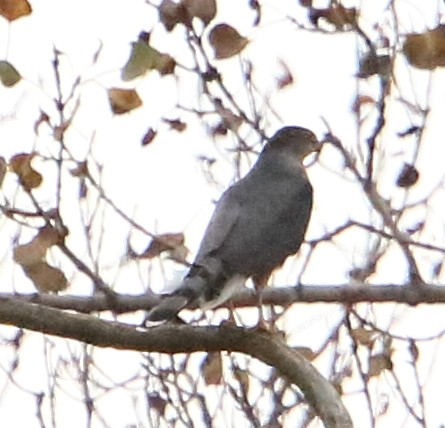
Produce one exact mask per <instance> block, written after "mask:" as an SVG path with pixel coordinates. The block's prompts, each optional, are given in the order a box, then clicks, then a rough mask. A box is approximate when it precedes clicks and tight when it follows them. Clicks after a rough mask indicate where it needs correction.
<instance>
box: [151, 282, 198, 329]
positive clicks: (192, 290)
mask: <svg viewBox="0 0 445 428" xmlns="http://www.w3.org/2000/svg"><path fill="white" fill-rule="evenodd" d="M205 286H206V280H205V279H203V278H201V277H200V276H194V277H186V278H185V279H184V282H183V283H182V285H181V287H180V288H179V289H178V290H177V291H175V292H174V293H173V294H170V295H168V296H166V297H164V299H163V300H162V301H161V302H160V303H159V304H158V305H156V306H155V307H154V308H153V309H152V310H151V311H150V312H149V313H148V314H147V320H148V321H166V320H170V319H172V318H174V317H175V316H176V315H177V314H178V312H180V311H181V310H182V309H185V308H186V307H187V306H188V305H189V304H190V303H192V302H194V301H196V300H198V299H199V298H200V297H201V296H202V294H203V292H204V289H205Z"/></svg>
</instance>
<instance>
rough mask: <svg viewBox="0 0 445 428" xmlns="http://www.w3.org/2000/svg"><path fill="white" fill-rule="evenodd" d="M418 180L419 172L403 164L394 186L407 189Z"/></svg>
mask: <svg viewBox="0 0 445 428" xmlns="http://www.w3.org/2000/svg"><path fill="white" fill-rule="evenodd" d="M418 179H419V172H418V171H417V169H416V168H415V167H414V166H413V165H410V164H408V163H405V164H404V165H403V168H402V170H401V171H400V174H399V176H398V177H397V181H396V184H397V186H399V187H404V188H408V187H411V186H413V185H414V184H416V183H417V180H418Z"/></svg>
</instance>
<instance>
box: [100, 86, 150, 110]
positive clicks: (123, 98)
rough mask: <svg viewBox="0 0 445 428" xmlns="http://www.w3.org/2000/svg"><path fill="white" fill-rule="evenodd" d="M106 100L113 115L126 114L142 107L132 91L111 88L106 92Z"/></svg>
mask: <svg viewBox="0 0 445 428" xmlns="http://www.w3.org/2000/svg"><path fill="white" fill-rule="evenodd" d="M108 99H109V101H110V106H111V110H112V111H113V113H114V114H124V113H128V112H129V111H131V110H133V109H135V108H137V107H140V106H141V105H142V100H141V99H140V98H139V95H138V94H137V92H136V91H135V90H134V89H121V88H111V89H109V90H108Z"/></svg>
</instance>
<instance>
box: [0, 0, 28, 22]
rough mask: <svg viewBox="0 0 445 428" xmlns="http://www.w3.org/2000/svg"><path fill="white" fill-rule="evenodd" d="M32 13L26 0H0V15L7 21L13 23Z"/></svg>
mask: <svg viewBox="0 0 445 428" xmlns="http://www.w3.org/2000/svg"><path fill="white" fill-rule="evenodd" d="M31 12H32V9H31V5H30V4H29V3H28V2H27V0H0V15H1V16H3V17H4V18H6V19H7V20H8V21H14V20H15V19H18V18H20V17H22V16H26V15H29V14H30V13H31Z"/></svg>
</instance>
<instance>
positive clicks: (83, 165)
mask: <svg viewBox="0 0 445 428" xmlns="http://www.w3.org/2000/svg"><path fill="white" fill-rule="evenodd" d="M70 174H71V175H72V176H73V177H80V178H85V177H88V176H89V174H90V173H89V171H88V162H87V161H83V162H79V163H78V164H77V166H76V167H75V168H73V169H71V170H70Z"/></svg>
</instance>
